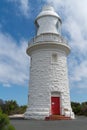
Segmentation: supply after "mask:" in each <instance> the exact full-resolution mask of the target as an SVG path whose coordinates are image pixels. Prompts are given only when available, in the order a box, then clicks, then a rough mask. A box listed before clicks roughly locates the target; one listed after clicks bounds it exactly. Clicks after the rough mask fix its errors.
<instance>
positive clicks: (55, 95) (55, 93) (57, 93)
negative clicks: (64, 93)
mask: <svg viewBox="0 0 87 130" xmlns="http://www.w3.org/2000/svg"><path fill="white" fill-rule="evenodd" d="M51 97H59V98H60V115H61V113H62V110H61V93H60V92H58V91H53V92H51ZM51 97H50V110H51V108H52V106H51ZM51 115H52V112H51Z"/></svg>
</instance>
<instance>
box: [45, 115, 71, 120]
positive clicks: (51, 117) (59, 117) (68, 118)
mask: <svg viewBox="0 0 87 130" xmlns="http://www.w3.org/2000/svg"><path fill="white" fill-rule="evenodd" d="M45 120H71V118H70V117H65V116H62V115H50V116H49V117H46V118H45Z"/></svg>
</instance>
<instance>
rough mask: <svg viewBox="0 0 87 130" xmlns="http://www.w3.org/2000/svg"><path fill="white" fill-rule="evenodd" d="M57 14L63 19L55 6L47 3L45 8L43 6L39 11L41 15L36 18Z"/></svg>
mask: <svg viewBox="0 0 87 130" xmlns="http://www.w3.org/2000/svg"><path fill="white" fill-rule="evenodd" d="M49 15H51V16H55V17H57V18H59V19H60V21H61V18H60V16H59V15H58V14H57V13H56V12H55V11H54V8H53V7H52V6H50V5H45V6H44V7H43V8H42V11H41V12H40V13H39V15H38V16H37V18H36V19H38V18H40V17H43V16H49Z"/></svg>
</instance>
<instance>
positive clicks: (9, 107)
mask: <svg viewBox="0 0 87 130" xmlns="http://www.w3.org/2000/svg"><path fill="white" fill-rule="evenodd" d="M0 107H1V109H2V112H3V113H5V114H7V115H13V114H23V113H24V112H25V111H26V108H27V106H26V105H23V106H19V105H18V104H17V102H16V101H14V100H8V101H3V100H2V99H0Z"/></svg>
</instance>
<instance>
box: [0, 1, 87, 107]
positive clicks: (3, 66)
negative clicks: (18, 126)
mask: <svg viewBox="0 0 87 130" xmlns="http://www.w3.org/2000/svg"><path fill="white" fill-rule="evenodd" d="M44 4H51V5H53V7H54V8H55V10H56V12H57V13H58V14H59V15H60V17H61V18H62V35H63V36H64V37H65V38H66V39H67V40H68V42H69V45H70V46H71V54H70V55H69V56H68V72H69V81H70V95H71V101H76V102H83V101H87V7H86V5H87V0H84V2H83V1H81V0H66V2H65V0H0V98H1V99H3V100H11V99H12V100H16V101H17V102H18V104H20V105H23V104H27V100H28V99H27V95H28V82H29V62H30V61H29V57H28V56H27V54H26V48H27V45H28V41H29V40H30V39H31V38H32V37H34V35H35V25H34V20H35V17H36V16H37V15H38V13H39V12H40V11H41V8H42V6H43V5H44Z"/></svg>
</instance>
